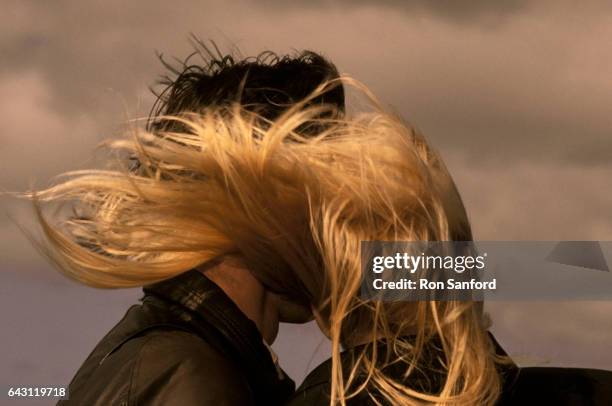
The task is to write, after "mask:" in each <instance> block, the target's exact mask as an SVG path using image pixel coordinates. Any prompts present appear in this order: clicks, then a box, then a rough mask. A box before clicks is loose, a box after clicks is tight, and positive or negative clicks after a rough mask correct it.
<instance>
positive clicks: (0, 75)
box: [0, 0, 612, 383]
mask: <svg viewBox="0 0 612 406" xmlns="http://www.w3.org/2000/svg"><path fill="white" fill-rule="evenodd" d="M288 3H289V2H283V1H274V0H263V1H254V0H253V1H246V0H245V1H227V0H225V1H190V2H181V1H172V2H168V1H165V2H163V1H130V2H122V1H109V0H105V1H88V2H76V1H54V2H43V1H25V0H15V1H11V0H6V1H5V2H3V12H2V14H1V15H0V95H1V99H0V123H1V126H0V187H2V188H4V189H9V190H23V189H25V188H27V187H28V185H29V184H30V182H32V181H34V182H35V185H37V186H39V187H41V186H43V185H44V184H45V183H46V182H47V181H49V179H50V178H51V177H52V176H53V175H56V174H58V173H60V172H62V171H65V170H70V169H77V168H84V167H86V166H87V165H90V164H91V162H92V161H91V156H92V155H91V154H92V150H93V148H94V146H95V145H96V143H98V142H99V141H100V140H102V139H104V138H107V137H109V136H113V135H116V134H117V132H118V131H119V130H120V129H121V128H122V126H124V125H125V122H126V120H127V119H131V118H136V117H142V116H144V115H146V114H147V113H148V109H149V108H150V106H151V103H152V101H153V98H152V96H151V95H150V93H149V91H148V86H150V85H152V84H154V83H155V81H156V79H157V78H158V76H159V75H160V74H161V73H163V69H162V66H161V64H160V63H159V61H158V60H157V58H156V56H155V53H156V52H160V53H162V54H164V55H165V56H167V57H168V58H170V57H173V56H175V57H178V58H184V57H185V56H186V55H187V54H188V53H189V52H190V51H191V46H190V44H189V41H188V37H189V34H190V33H194V34H195V35H197V36H198V37H200V38H202V39H204V40H208V39H212V40H214V41H216V43H217V44H218V45H219V46H220V47H221V48H222V49H224V50H231V49H233V48H234V47H237V48H238V49H240V51H241V53H242V54H244V55H254V54H257V53H259V52H261V51H264V50H273V51H275V52H278V53H281V54H282V53H286V52H291V51H292V50H302V49H311V50H314V51H318V52H320V53H322V54H324V55H325V56H327V57H329V58H330V59H331V60H332V61H334V62H335V63H336V64H337V66H338V67H339V69H340V71H342V72H343V73H347V74H350V75H352V76H354V77H356V78H357V79H359V80H361V81H363V82H364V83H365V84H367V85H368V86H370V87H371V88H372V90H373V91H374V92H375V93H377V94H378V96H379V97H380V98H381V99H382V100H383V101H384V102H385V103H387V104H388V105H389V106H391V107H392V108H394V109H395V110H396V111H398V112H400V113H401V114H402V115H403V117H404V118H405V119H406V120H408V121H409V122H410V123H411V124H412V125H414V126H415V127H417V128H419V129H420V130H421V131H422V132H423V133H424V134H425V135H426V136H427V137H428V138H429V139H430V140H431V142H432V143H433V144H434V145H435V146H436V147H437V148H438V149H439V150H440V151H441V152H442V154H443V156H444V158H445V159H446V161H447V164H448V166H449V168H450V170H451V172H452V173H453V175H454V177H455V179H456V182H457V184H458V186H459V188H460V191H461V192H462V195H463V197H464V200H465V202H466V206H467V208H468V212H469V214H470V216H471V219H472V223H473V226H474V230H475V235H476V238H477V239H481V240H562V239H566V240H612V213H611V210H610V209H611V207H612V114H611V112H610V106H612V53H610V52H609V44H610V42H611V41H612V5H610V3H609V2H603V1H601V2H598V1H591V2H588V3H587V2H584V3H582V4H581V5H580V7H576V6H575V3H571V2H569V1H554V2H553V1H540V2H533V1H523V0H508V1H503V2H491V1H487V0H477V1H476V0H475V1H470V2H458V1H452V0H438V1H427V2H426V1H399V0H397V1H393V0H387V1H369V0H357V1H324V0H310V1H305V0H304V1H295V2H291V4H288ZM606 3H607V4H606ZM0 204H1V207H0V209H1V210H2V213H1V214H2V215H1V216H0V267H1V271H2V274H1V277H2V284H1V286H0V289H1V292H2V296H0V314H1V315H2V322H3V324H5V323H7V324H8V326H10V327H11V328H10V329H8V330H7V329H6V328H3V336H2V337H3V338H2V339H3V344H4V345H3V346H2V349H0V354H2V357H3V358H2V359H3V360H7V362H3V366H2V370H0V383H1V382H4V380H6V379H9V378H10V377H23V376H29V377H36V379H39V380H41V382H40V383H48V382H49V379H52V378H53V379H56V380H57V381H58V382H64V381H65V380H66V379H69V378H70V377H71V375H72V373H73V372H74V369H75V368H76V367H77V366H78V365H79V363H80V362H81V361H82V359H83V357H84V356H86V355H87V353H88V351H89V350H90V349H91V347H92V346H93V344H95V342H96V341H97V339H98V338H99V337H100V336H101V335H102V334H103V333H104V332H105V331H106V329H108V328H109V327H110V326H111V325H112V324H114V322H115V321H116V319H117V318H118V317H120V315H121V314H122V312H123V311H124V309H125V307H126V306H127V305H128V304H129V303H131V302H133V300H134V298H135V297H137V292H135V291H126V292H121V291H118V292H106V291H102V292H100V291H94V290H90V289H88V288H81V287H78V286H76V285H75V284H73V283H72V282H70V281H66V280H64V279H62V278H61V277H60V276H58V275H56V274H55V273H54V271H52V270H51V268H50V266H49V265H47V264H46V263H45V262H44V261H43V259H42V258H41V257H40V256H39V255H38V254H37V253H36V251H35V250H34V249H33V248H32V247H31V246H30V245H29V243H28V242H27V239H26V238H25V237H24V236H23V234H21V233H20V232H19V230H18V229H17V227H16V226H15V225H14V223H12V222H11V221H10V220H9V218H8V217H7V215H6V214H7V213H8V214H10V215H11V216H12V217H14V218H16V219H17V220H18V221H19V222H21V223H22V224H24V225H26V226H27V225H29V224H31V216H32V212H31V210H30V207H29V206H28V205H27V204H23V203H19V202H15V201H13V200H10V199H7V198H5V197H0ZM489 308H490V311H491V313H492V316H493V320H494V323H495V326H494V331H495V332H496V333H497V334H498V336H499V340H500V342H501V343H502V344H504V345H505V346H506V347H507V348H508V350H509V351H510V352H511V353H512V354H514V355H515V356H516V357H517V359H520V360H523V361H524V362H525V363H549V364H556V365H577V366H593V367H603V368H609V369H612V353H610V352H609V351H607V350H608V349H609V346H610V343H611V342H612V304H611V303H606V302H597V303H595V302H593V303H576V302H573V303H506V304H499V303H497V304H493V305H491V306H490V307H489ZM75 326H83V327H82V328H81V329H77V328H75ZM283 332H284V333H285V335H284V336H282V337H281V338H280V340H279V343H278V344H277V345H276V348H277V349H278V351H279V355H280V356H281V360H284V363H285V365H286V366H287V369H288V370H289V371H290V372H291V373H292V374H293V375H294V377H296V378H297V379H298V380H299V379H301V376H302V375H303V373H304V372H305V370H306V369H307V368H308V362H309V361H310V356H311V354H312V352H313V348H314V346H315V345H316V344H317V343H319V340H320V337H319V336H318V335H316V331H314V330H313V329H312V328H311V327H308V328H304V327H300V328H295V327H291V328H286V329H284V330H283ZM305 335H306V336H308V337H309V341H308V343H307V345H305V347H306V348H305V350H304V354H306V355H304V354H301V355H300V356H298V357H296V356H295V355H294V354H293V353H292V352H290V351H288V349H289V347H290V346H289V344H288V343H290V342H291V340H293V339H294V338H295V337H297V336H305ZM26 346H27V348H26ZM50 354H51V355H50ZM52 354H55V355H52ZM37 357H42V358H38V359H44V360H45V361H44V362H43V363H42V364H41V363H40V362H38V361H37ZM45 357H46V358H45ZM315 359H316V357H315ZM15 379H16V378H15ZM31 379H33V378H31ZM24 383H33V382H30V381H27V380H26V381H25V382H24Z"/></svg>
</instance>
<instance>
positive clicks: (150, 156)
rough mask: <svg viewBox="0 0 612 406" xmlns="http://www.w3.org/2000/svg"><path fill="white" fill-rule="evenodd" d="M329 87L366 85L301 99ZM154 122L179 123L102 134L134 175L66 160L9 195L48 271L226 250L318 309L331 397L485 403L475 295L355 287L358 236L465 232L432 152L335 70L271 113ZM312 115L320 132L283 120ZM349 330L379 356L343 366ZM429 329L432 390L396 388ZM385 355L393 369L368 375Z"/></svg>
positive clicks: (439, 236) (140, 277)
mask: <svg viewBox="0 0 612 406" xmlns="http://www.w3.org/2000/svg"><path fill="white" fill-rule="evenodd" d="M339 83H343V84H344V85H349V86H352V88H356V89H358V90H359V91H360V92H361V93H362V94H365V95H366V98H367V100H369V103H370V107H371V108H370V109H369V110H368V111H361V112H357V113H354V114H351V115H347V116H346V117H342V118H335V119H332V118H330V117H338V116H337V115H333V114H331V115H330V114H327V115H326V114H324V113H326V112H327V113H329V112H330V110H332V109H333V107H331V106H326V105H314V106H313V105H307V102H308V100H312V98H314V97H317V95H320V94H321V93H322V92H324V91H327V90H328V89H329V88H330V86H334V85H338V84H339ZM321 117H327V118H321ZM164 119H166V120H176V121H178V122H180V123H181V124H182V125H181V128H186V129H187V130H185V131H181V132H172V131H166V132H162V133H155V134H153V133H150V132H147V131H145V130H144V129H135V130H133V131H131V132H129V134H130V136H128V137H124V138H118V139H112V140H109V141H108V142H107V143H106V144H105V145H106V146H107V147H108V148H109V150H110V151H111V152H112V151H115V152H118V155H117V157H118V158H119V160H118V161H117V162H125V160H123V161H122V160H121V159H123V158H125V156H135V157H137V158H138V161H139V162H140V163H141V167H140V169H139V170H138V171H134V170H131V171H130V170H128V169H127V168H126V167H122V166H121V165H120V166H119V167H110V168H108V169H103V170H78V171H72V172H68V173H65V174H63V175H62V176H61V177H60V178H59V179H58V181H56V183H55V184H54V185H52V186H50V187H48V188H46V189H44V190H40V191H37V192H34V191H33V192H28V193H26V194H24V195H25V196H26V197H28V198H31V199H33V200H34V206H35V209H36V213H37V215H38V219H39V221H40V224H41V225H42V230H43V231H44V235H45V236H46V243H44V244H41V246H40V248H41V249H42V250H43V252H44V253H45V255H47V256H48V257H49V259H50V260H51V261H53V263H54V264H56V265H57V267H58V268H59V270H60V271H62V272H64V273H65V274H66V275H68V276H69V277H71V278H73V279H76V280H77V281H79V282H82V283H84V284H87V285H90V286H94V287H100V288H120V287H133V286H140V285H145V284H149V283H152V282H156V281H159V280H162V279H166V278H169V277H172V276H174V275H177V274H180V273H182V272H185V271H187V270H189V269H191V268H193V267H195V266H197V265H200V264H202V263H204V262H207V261H209V260H212V259H213V258H216V257H219V256H222V255H226V254H235V253H238V254H239V255H241V257H242V258H243V259H244V261H245V263H246V264H248V266H249V268H250V269H251V270H252V271H253V272H254V274H255V275H256V276H257V277H258V278H260V279H261V280H262V281H263V282H264V283H265V284H266V285H267V286H268V287H269V288H270V289H271V290H273V291H275V292H279V293H282V294H283V295H285V296H288V297H290V298H291V299H292V300H294V301H295V302H297V303H301V304H305V305H308V306H311V305H312V306H313V307H314V308H315V309H316V310H317V313H318V314H320V315H322V318H323V320H324V322H323V323H324V324H325V325H326V327H325V329H326V330H327V334H328V335H329V337H330V339H331V342H332V385H331V388H332V389H331V394H330V395H331V404H342V405H344V404H345V403H346V401H347V400H348V399H350V398H351V397H352V396H354V395H355V394H356V393H359V392H360V391H362V390H367V391H372V392H376V393H378V395H377V397H376V398H374V397H373V398H372V400H373V401H374V402H383V401H384V402H388V403H391V404H397V405H400V404H407V405H413V404H423V403H428V404H429V403H433V404H445V405H447V404H461V405H467V404H478V405H488V404H493V403H494V402H495V400H496V399H497V397H498V395H499V393H500V378H499V376H498V374H497V372H496V368H495V362H496V359H495V356H494V355H493V349H492V345H491V343H490V340H489V338H488V336H487V333H486V327H487V326H486V325H485V317H484V316H483V312H482V306H481V304H480V303H478V302H433V301H432V302H426V301H423V302H413V303H410V302H394V303H383V302H377V301H365V300H362V299H360V298H359V287H360V282H361V266H360V263H359V262H360V242H361V241H363V240H402V241H412V240H451V239H457V238H468V239H469V238H471V232H470V228H469V223H468V220H467V216H466V214H465V210H464V208H463V204H462V203H461V199H460V197H459V194H458V193H457V190H456V188H455V185H454V183H453V181H452V179H451V177H450V175H449V174H448V171H447V170H446V168H445V166H444V164H443V162H442V160H441V159H440V157H439V156H438V154H437V153H436V152H435V151H433V150H432V149H431V148H430V147H429V146H428V145H427V143H426V141H425V140H424V139H423V137H421V136H420V135H419V134H417V133H416V132H415V131H413V130H412V129H411V128H410V127H409V126H407V125H406V124H405V123H404V122H402V120H401V119H400V118H399V117H397V116H396V115H394V114H391V113H389V112H387V111H385V110H384V109H383V108H382V107H381V105H380V104H379V103H378V102H377V101H376V98H375V97H374V96H373V95H372V94H371V93H370V92H369V91H368V89H367V88H366V87H365V86H363V85H361V84H359V83H357V82H356V81H354V80H352V79H349V78H347V77H343V78H341V79H339V80H335V81H331V82H328V83H325V84H322V85H321V86H320V87H319V88H318V89H317V90H316V91H315V92H314V93H313V94H312V95H311V96H310V97H309V98H307V99H306V100H304V101H302V102H300V103H297V104H295V105H294V106H292V107H291V108H289V109H288V110H287V111H286V112H285V113H284V114H282V116H280V117H279V118H278V119H276V120H274V121H273V122H270V121H266V120H263V119H262V118H261V117H258V116H256V115H255V114H253V113H248V112H247V111H245V110H244V109H243V108H242V106H239V105H233V106H231V107H225V108H207V109H203V110H202V111H198V112H192V113H185V114H182V115H181V116H179V117H165V118H164ZM312 123H316V124H319V125H320V128H321V131H320V133H318V134H316V135H314V136H309V137H308V136H305V135H303V134H302V133H300V132H299V131H298V130H297V129H298V128H301V127H302V126H304V125H311V124H312ZM122 157H123V158H122ZM41 202H60V203H62V204H65V203H69V202H70V203H73V211H74V214H73V215H72V216H70V217H68V218H66V219H63V220H61V221H57V222H56V223H51V222H49V221H47V219H46V218H45V216H44V215H43V211H42V208H41V204H40V203H41ZM407 334H416V336H415V337H416V338H415V339H414V340H412V341H406V340H405V339H403V338H402V337H405V336H406V335H407ZM356 335H357V336H363V337H366V338H367V340H368V341H370V342H372V343H374V342H376V341H377V340H379V339H381V338H384V339H385V340H386V342H387V344H388V348H389V349H390V353H389V354H387V356H385V357H382V356H379V355H377V353H376V350H375V347H373V346H369V347H368V349H369V351H364V352H363V353H361V354H360V356H359V357H358V359H357V360H356V362H355V364H354V366H353V368H352V370H351V371H349V373H348V374H347V373H346V371H343V370H342V367H341V363H340V353H341V350H342V346H343V345H344V346H347V347H348V346H350V345H351V342H352V340H351V338H352V337H354V336H356ZM434 340H437V341H436V342H439V343H440V346H441V351H442V353H443V354H444V356H443V357H442V358H443V359H440V360H439V361H440V363H441V364H442V365H443V368H444V376H445V380H444V382H443V384H442V389H441V390H440V391H438V392H431V391H427V390H424V389H423V388H422V387H411V386H410V385H407V384H406V382H409V378H410V376H411V374H414V373H415V371H417V370H421V369H424V368H425V369H426V368H427V365H423V357H422V354H423V353H424V351H425V350H424V349H425V348H426V347H427V346H428V345H429V344H431V343H433V342H434ZM383 358H384V359H383ZM397 362H402V363H404V364H405V374H404V378H407V379H405V380H399V381H398V380H397V379H394V378H393V377H391V376H388V375H387V374H385V372H384V371H383V365H388V364H392V363H397ZM360 374H361V376H362V377H363V376H365V380H363V379H361V380H360V379H358V376H359V375H360Z"/></svg>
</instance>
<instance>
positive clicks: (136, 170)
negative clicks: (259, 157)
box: [25, 44, 344, 406]
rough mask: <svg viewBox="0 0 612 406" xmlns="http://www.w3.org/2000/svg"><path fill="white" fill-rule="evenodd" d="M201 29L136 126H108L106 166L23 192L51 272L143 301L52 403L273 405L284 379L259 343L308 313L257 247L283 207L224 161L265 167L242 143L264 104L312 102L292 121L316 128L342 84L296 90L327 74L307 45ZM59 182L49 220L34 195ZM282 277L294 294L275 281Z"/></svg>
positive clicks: (261, 119)
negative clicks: (250, 53) (228, 37)
mask: <svg viewBox="0 0 612 406" xmlns="http://www.w3.org/2000/svg"><path fill="white" fill-rule="evenodd" d="M199 45H201V46H200V47H198V48H197V49H198V53H197V54H195V55H192V56H191V57H189V58H188V59H187V60H186V61H185V62H184V63H183V64H182V66H180V67H178V68H176V67H173V66H170V65H167V66H168V68H170V74H169V75H168V76H166V77H164V78H163V79H162V82H161V83H162V85H164V86H165V88H164V90H163V91H162V92H161V93H159V94H157V96H158V98H157V101H156V103H155V105H154V107H153V109H152V112H151V114H150V117H149V119H148V120H147V122H146V126H145V128H144V129H141V130H139V132H137V133H136V134H133V135H135V137H134V138H132V139H130V137H127V138H126V139H116V140H110V144H109V146H110V149H111V150H113V151H123V152H125V151H127V154H126V155H125V156H123V161H122V162H121V164H120V167H119V168H116V169H112V170H111V169H109V170H88V171H83V172H80V173H79V172H75V173H68V174H67V177H68V179H69V180H67V181H65V182H63V183H60V184H58V185H55V186H52V187H50V188H48V189H46V190H42V191H38V192H32V193H26V194H25V195H26V196H27V197H29V198H32V199H33V200H34V202H35V204H36V208H37V209H36V213H37V215H38V216H39V220H40V222H41V225H42V228H43V231H44V236H45V237H46V240H45V241H44V242H39V243H38V244H37V245H38V247H39V248H40V249H41V251H42V252H43V253H44V254H45V256H46V257H47V258H48V259H49V260H50V261H51V262H52V263H53V264H54V265H55V266H57V268H58V269H59V270H60V271H61V272H63V273H64V274H66V275H67V276H69V277H70V278H73V279H75V280H77V281H79V282H81V283H83V284H86V285H89V286H93V287H98V288H121V287H134V286H143V292H144V297H143V298H142V299H141V301H142V303H141V304H138V305H134V306H132V307H131V308H130V309H129V310H128V311H127V313H126V315H125V316H124V317H123V319H122V320H121V321H119V322H118V324H117V325H116V326H115V327H114V328H113V329H112V330H111V331H110V332H109V333H108V334H106V335H105V336H104V337H103V338H102V340H101V341H100V342H99V343H98V345H97V346H96V347H95V348H94V349H93V351H92V352H91V354H90V355H89V356H88V357H87V359H86V360H85V361H84V363H83V365H82V366H81V367H80V369H79V370H78V372H77V373H76V375H75V376H74V378H73V379H72V381H71V382H70V385H69V399H67V400H65V401H60V404H67V405H110V404H114V405H115V404H116V405H136V404H138V405H145V404H146V405H155V404H164V405H165V404H180V405H216V406H217V405H251V404H253V405H277V404H282V403H283V402H284V401H286V400H287V399H288V397H289V396H290V395H291V393H292V392H293V390H294V388H295V385H294V383H293V381H292V380H291V379H290V378H289V377H288V376H287V375H286V374H285V373H284V372H283V371H282V369H281V368H280V367H279V365H278V363H277V360H276V356H275V354H274V353H273V352H272V350H271V348H270V347H269V345H270V344H272V342H273V341H274V339H275V337H276V335H277V331H278V324H279V322H304V321H307V320H310V319H311V317H312V316H311V311H310V306H309V305H305V303H308V297H307V295H306V292H302V287H301V286H300V285H299V282H300V281H299V280H297V278H296V277H291V276H289V272H288V271H287V267H288V263H289V261H290V258H282V257H280V256H279V255H278V254H277V253H275V254H274V255H272V254H271V252H272V251H273V250H280V249H281V246H282V245H284V244H285V243H284V242H283V240H282V232H283V231H284V229H283V227H286V226H288V225H289V224H288V222H289V221H290V220H291V219H290V217H289V216H287V217H283V216H279V213H280V212H279V211H278V210H273V209H274V208H273V207H272V206H270V207H262V206H259V205H261V204H266V202H267V201H268V199H273V196H272V195H269V194H267V193H274V192H278V190H274V189H269V190H267V191H266V190H264V189H257V190H255V189H252V190H249V191H248V192H246V191H244V190H243V189H242V185H241V184H240V182H241V181H243V180H245V179H243V180H241V179H238V177H239V176H240V175H241V174H244V175H245V176H246V175H251V174H252V175H253V176H256V177H257V178H258V176H260V175H261V176H263V177H265V178H267V176H268V175H267V170H266V169H265V168H263V167H259V166H258V164H257V163H256V162H255V161H251V159H252V158H256V157H255V155H253V154H252V153H254V152H255V148H256V142H257V139H258V137H260V136H261V135H262V134H263V132H264V131H268V132H273V131H276V132H279V130H278V129H277V128H276V127H275V124H274V120H277V119H279V117H283V116H286V115H287V114H290V112H291V111H292V109H295V106H296V105H297V104H298V102H300V103H301V104H300V109H305V108H308V106H312V108H313V109H315V110H317V111H318V112H316V113H315V114H313V115H311V119H310V120H302V121H301V122H300V125H298V126H297V127H295V128H292V129H291V130H292V131H293V132H294V133H295V136H296V137H298V136H302V137H306V136H311V135H314V134H315V133H317V132H318V131H320V130H321V129H322V128H324V127H325V123H324V121H325V120H332V119H334V118H335V117H340V116H341V115H342V113H343V109H344V91H343V88H342V86H328V88H327V89H326V90H325V91H322V92H319V94H318V95H316V96H314V97H310V98H309V96H310V94H311V93H312V92H314V91H316V90H317V89H318V88H321V86H322V84H324V83H326V82H327V81H329V80H331V79H334V78H337V77H338V72H337V69H336V68H335V66H334V65H333V64H332V63H331V62H329V61H328V60H326V59H325V58H324V57H323V56H321V55H319V54H317V53H314V52H310V51H304V52H301V53H298V54H295V55H287V56H282V57H281V56H277V55H275V54H273V53H271V52H265V53H262V54H260V55H259V56H257V57H252V58H242V59H237V58H236V57H234V56H231V55H221V54H218V55H217V54H215V53H214V52H212V51H210V50H209V48H207V47H206V46H205V45H204V44H199ZM197 55H199V56H201V57H202V58H203V60H204V62H203V63H202V62H201V63H194V62H193V58H194V57H195V56H197ZM298 79H299V80H298ZM322 106H327V107H322ZM194 115H199V116H200V118H201V120H199V121H193V120H195V117H194ZM206 120H209V121H208V122H207V121H206ZM194 126H195V127H194ZM220 126H221V128H220ZM223 126H225V127H223ZM232 126H234V127H232ZM236 126H239V127H236ZM279 133H280V132H279ZM247 136H248V137H249V141H248V142H247V141H246V140H245V139H240V137H247ZM160 147H161V149H160ZM238 147H242V148H245V149H244V150H242V151H238V150H237V149H235V150H233V149H232V148H238ZM225 149H226V150H225ZM249 149H251V152H252V153H251V155H250V156H249V155H248V151H249ZM120 153H121V152H120ZM234 153H235V154H238V153H241V154H244V156H242V157H238V156H235V157H234V156H232V154H234ZM269 153H272V151H271V150H270V151H269ZM223 154H227V155H225V156H223ZM238 158H241V159H244V161H241V162H239V161H238V160H237V159H238ZM232 161H233V162H232ZM262 163H263V162H262ZM251 165H253V166H251ZM243 171H244V173H243ZM253 171H255V172H257V171H261V172H259V175H258V174H257V173H255V172H253ZM251 172H252V173H251ZM269 176H270V178H269V179H267V181H272V179H273V177H274V176H275V174H274V173H270V174H269ZM128 185H129V186H128ZM253 185H255V183H254V184H253ZM258 186H261V185H258ZM249 193H250V195H249ZM66 198H67V199H72V200H71V202H72V203H73V213H72V214H70V217H69V218H67V219H62V222H58V223H57V224H51V223H50V222H49V221H48V220H47V219H46V216H45V215H44V214H43V212H42V208H41V207H39V204H40V202H41V201H47V202H53V201H55V202H57V201H62V199H66ZM264 198H265V199H264ZM251 199H254V200H251ZM258 210H263V211H264V212H265V215H266V216H270V219H275V221H276V223H270V222H263V221H261V220H260V219H257V218H256V217H254V216H257V215H263V213H259V214H258V213H257V211H258ZM284 220H287V222H286V223H284ZM295 220H302V219H298V218H295ZM274 227H277V228H276V229H274ZM266 244H267V245H266ZM264 246H265V247H266V249H261V248H262V247H264ZM274 252H276V251H274ZM289 252H290V251H287V253H289ZM255 263H257V264H258V266H255ZM304 266H312V264H304ZM264 268H265V269H266V270H265V271H264V270H262V269H264ZM291 292H299V293H300V294H299V295H294V296H291V297H289V299H291V300H288V296H283V295H282V294H280V293H285V294H287V293H291ZM94 317H95V316H94ZM75 331H78V326H75Z"/></svg>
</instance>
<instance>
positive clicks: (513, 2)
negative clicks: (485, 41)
mask: <svg viewBox="0 0 612 406" xmlns="http://www.w3.org/2000/svg"><path fill="white" fill-rule="evenodd" d="M256 3H258V4H265V5H267V6H268V7H281V8H282V7H301V8H303V7H306V8H308V7H311V8H312V7H338V8H349V9H351V8H355V7H368V6H369V7H389V8H392V9H394V10H397V11H400V12H405V13H407V14H411V15H413V16H418V17H423V16H425V17H434V18H440V19H443V20H445V21H449V22H452V23H460V24H475V23H478V24H486V25H489V24H496V23H497V24H498V23H501V22H503V21H504V20H505V19H507V18H509V17H511V16H512V15H514V14H516V13H518V12H522V11H524V10H525V9H527V8H528V6H529V1H527V0H508V1H487V0H474V1H453V0H435V1H427V0H380V1H376V0H340V1H333V0H310V1H296V2H284V1H277V0H263V1H257V2H256Z"/></svg>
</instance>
